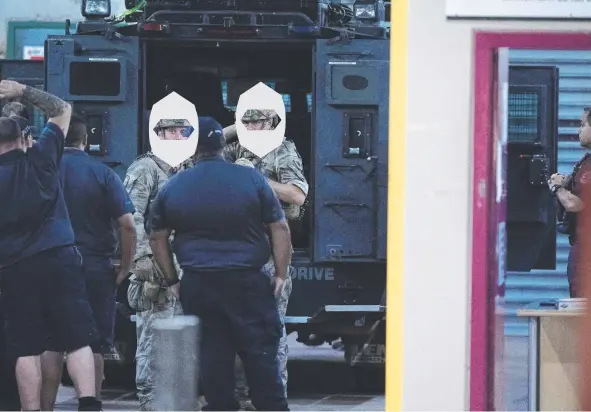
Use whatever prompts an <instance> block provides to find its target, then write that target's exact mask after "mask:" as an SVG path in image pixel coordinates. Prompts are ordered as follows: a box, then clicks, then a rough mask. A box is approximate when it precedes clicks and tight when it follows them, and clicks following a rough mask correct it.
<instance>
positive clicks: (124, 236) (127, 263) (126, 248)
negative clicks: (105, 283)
mask: <svg viewBox="0 0 591 412" xmlns="http://www.w3.org/2000/svg"><path fill="white" fill-rule="evenodd" d="M117 223H119V232H120V239H121V269H120V270H119V273H118V274H117V284H118V285H120V284H121V282H123V281H124V280H125V279H126V278H127V276H128V275H129V272H131V265H132V264H133V256H134V254H135V245H136V235H135V226H134V224H133V214H131V213H126V214H124V215H122V216H120V217H119V218H118V219H117Z"/></svg>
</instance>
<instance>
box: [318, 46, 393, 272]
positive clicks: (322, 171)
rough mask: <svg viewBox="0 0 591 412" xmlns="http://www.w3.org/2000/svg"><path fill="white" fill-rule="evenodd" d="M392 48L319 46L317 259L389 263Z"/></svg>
mask: <svg viewBox="0 0 591 412" xmlns="http://www.w3.org/2000/svg"><path fill="white" fill-rule="evenodd" d="M389 44H390V43H389V41H388V40H365V39H363V40H358V39H355V40H353V41H351V42H349V43H347V42H343V43H331V41H330V40H317V41H316V50H315V53H316V54H315V64H314V69H315V73H314V76H315V82H314V83H315V86H314V109H313V130H314V135H313V156H312V158H313V159H314V163H313V165H312V167H313V173H312V176H313V187H314V188H315V190H314V223H313V224H314V230H313V233H314V236H315V238H314V242H313V245H314V248H313V253H312V259H313V260H314V261H316V262H322V261H343V262H355V261H358V262H362V261H365V262H372V261H379V260H383V259H385V258H386V232H387V230H386V226H387V221H386V219H387V203H386V201H387V176H388V92H389V90H388V89H389V56H390V46H389Z"/></svg>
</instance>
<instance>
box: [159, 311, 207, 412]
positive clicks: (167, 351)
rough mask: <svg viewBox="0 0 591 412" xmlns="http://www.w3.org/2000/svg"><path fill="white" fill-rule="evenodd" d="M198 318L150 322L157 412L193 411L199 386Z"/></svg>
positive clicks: (177, 317) (183, 317)
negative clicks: (152, 338)
mask: <svg viewBox="0 0 591 412" xmlns="http://www.w3.org/2000/svg"><path fill="white" fill-rule="evenodd" d="M199 332H200V330H199V318H197V317H196V316H174V317H172V318H169V319H156V320H155V321H154V346H153V353H152V354H153V356H154V372H155V373H154V375H155V382H154V384H155V388H154V390H155V394H154V395H155V399H154V404H155V405H154V406H155V407H156V410H157V411H194V410H196V407H197V400H198V391H197V385H198V382H199V356H198V354H199V351H198V349H199V336H200V333H199Z"/></svg>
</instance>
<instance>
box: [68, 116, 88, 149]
mask: <svg viewBox="0 0 591 412" xmlns="http://www.w3.org/2000/svg"><path fill="white" fill-rule="evenodd" d="M86 134H87V129H86V122H85V121H84V119H83V118H82V117H80V116H78V115H77V114H75V113H74V114H72V117H71V118H70V126H69V128H68V134H67V135H66V147H78V146H80V145H81V144H82V143H84V139H85V138H86Z"/></svg>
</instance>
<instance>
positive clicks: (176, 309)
mask: <svg viewBox="0 0 591 412" xmlns="http://www.w3.org/2000/svg"><path fill="white" fill-rule="evenodd" d="M180 314H182V310H181V306H180V302H177V301H176V299H175V298H174V296H173V297H170V298H167V299H166V301H165V303H163V304H156V303H153V304H152V308H151V309H149V310H146V311H143V312H137V313H136V331H137V350H136V353H135V362H136V367H135V368H136V369H135V384H136V388H137V397H138V399H139V401H140V410H141V411H154V410H156V409H155V406H154V387H155V376H154V364H153V360H154V355H153V342H154V329H153V324H154V321H155V320H156V319H165V318H171V317H173V316H175V315H180Z"/></svg>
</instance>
